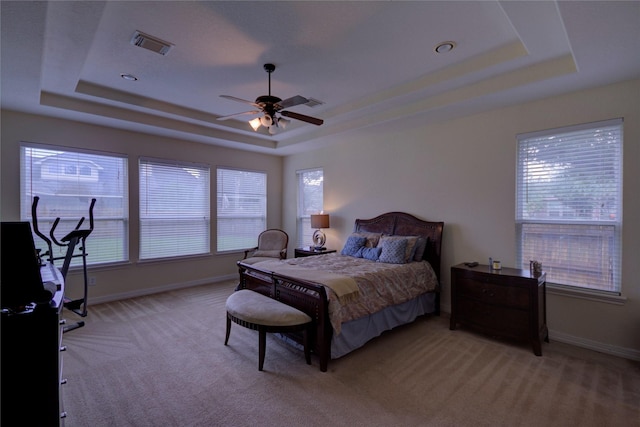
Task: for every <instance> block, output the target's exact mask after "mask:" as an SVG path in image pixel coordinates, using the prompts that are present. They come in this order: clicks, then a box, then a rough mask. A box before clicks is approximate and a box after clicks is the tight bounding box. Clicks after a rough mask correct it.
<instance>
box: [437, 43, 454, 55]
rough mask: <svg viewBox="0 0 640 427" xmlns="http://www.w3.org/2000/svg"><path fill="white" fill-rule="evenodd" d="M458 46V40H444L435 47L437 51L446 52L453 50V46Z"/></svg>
mask: <svg viewBox="0 0 640 427" xmlns="http://www.w3.org/2000/svg"><path fill="white" fill-rule="evenodd" d="M454 47H456V42H451V41H448V42H442V43H438V45H437V46H436V47H435V48H434V49H433V50H434V51H436V53H446V52H451V51H452V50H453V48H454Z"/></svg>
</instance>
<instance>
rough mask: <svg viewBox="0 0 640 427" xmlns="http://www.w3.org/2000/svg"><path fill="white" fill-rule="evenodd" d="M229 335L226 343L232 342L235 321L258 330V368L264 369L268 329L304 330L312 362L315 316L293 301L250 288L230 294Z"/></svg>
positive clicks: (309, 362) (304, 337) (277, 330)
mask: <svg viewBox="0 0 640 427" xmlns="http://www.w3.org/2000/svg"><path fill="white" fill-rule="evenodd" d="M226 308H227V335H226V337H225V339H224V345H227V343H228V342H229V334H230V333H231V322H232V321H233V322H234V323H237V324H238V325H241V326H244V327H245V328H249V329H253V330H254V331H258V370H260V371H262V367H263V365H264V354H265V347H266V343H267V338H266V335H267V332H280V333H284V332H297V331H302V333H303V344H304V357H305V359H306V361H307V365H310V364H311V354H310V350H309V337H308V329H309V326H310V325H311V317H309V316H308V315H307V314H305V313H303V312H302V311H300V310H298V309H296V308H293V307H291V306H289V305H286V304H284V303H281V302H279V301H276V300H275V299H273V298H269V297H268V296H265V295H262V294H260V293H258V292H254V291H250V290H248V289H241V290H239V291H236V292H234V293H233V294H231V295H230V296H229V298H227V303H226Z"/></svg>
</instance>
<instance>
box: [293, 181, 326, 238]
mask: <svg viewBox="0 0 640 427" xmlns="http://www.w3.org/2000/svg"><path fill="white" fill-rule="evenodd" d="M297 175H298V215H297V225H298V230H297V231H298V233H297V245H298V247H304V246H309V245H312V244H313V232H314V231H315V230H313V229H312V228H311V214H317V213H320V212H322V211H323V209H324V198H323V191H324V171H323V170H322V169H308V170H301V171H298V172H297Z"/></svg>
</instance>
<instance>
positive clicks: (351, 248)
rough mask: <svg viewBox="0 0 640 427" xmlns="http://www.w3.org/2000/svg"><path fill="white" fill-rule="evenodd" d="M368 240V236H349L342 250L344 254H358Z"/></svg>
mask: <svg viewBox="0 0 640 427" xmlns="http://www.w3.org/2000/svg"><path fill="white" fill-rule="evenodd" d="M366 242H367V239H366V237H360V236H353V235H352V236H349V237H348V238H347V242H346V243H345V244H344V248H342V252H340V253H341V254H342V255H348V256H353V257H355V256H358V255H357V254H358V250H360V248H362V247H363V246H364V245H365V243H366Z"/></svg>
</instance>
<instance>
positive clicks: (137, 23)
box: [1, 0, 640, 155]
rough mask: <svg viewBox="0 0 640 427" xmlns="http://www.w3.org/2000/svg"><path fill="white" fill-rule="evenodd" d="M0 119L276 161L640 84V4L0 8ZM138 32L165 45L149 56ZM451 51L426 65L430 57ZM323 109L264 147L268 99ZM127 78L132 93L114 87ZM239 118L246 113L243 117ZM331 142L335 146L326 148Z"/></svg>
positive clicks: (22, 4)
mask: <svg viewBox="0 0 640 427" xmlns="http://www.w3.org/2000/svg"><path fill="white" fill-rule="evenodd" d="M1 7H2V9H1V18H2V22H1V24H2V38H1V55H2V56H1V67H2V68H1V84H2V85H1V91H2V92H1V102H2V108H5V109H11V110H17V111H24V112H30V113H37V114H43V115H47V116H54V117H62V118H68V119H73V120H77V121H81V122H87V123H95V124H102V125H107V126H112V127H115V128H122V129H130V130H139V131H142V132H146V133H151V134H155V135H166V136H171V137H176V138H180V139H186V140H192V141H197V142H202V143H206V144H214V145H222V146H228V147H236V148H240V149H244V150H252V151H259V152H266V153H272V154H277V155H287V154H291V153H295V152H298V151H301V150H306V149H309V148H311V147H314V146H317V144H319V141H323V140H328V139H335V137H339V135H340V134H341V133H344V132H349V131H352V130H355V129H358V128H362V127H365V126H371V125H373V124H376V123H380V122H384V123H390V124H391V122H392V121H398V120H399V119H401V118H406V117H415V118H417V119H419V120H421V121H423V122H429V121H435V120H443V119H448V118H453V117H459V116H461V115H465V114H471V113H475V112H479V111H482V110H486V109H491V108H496V107H501V106H506V105H510V104H514V103H520V102H525V101H527V100H533V99H539V98H543V97H546V96H550V95H553V94H559V93H564V92H570V91H575V90H580V89H584V88H588V87H594V86H600V85H604V84H608V83H613V82H618V81H622V80H627V79H632V78H639V77H640V2H639V1H624V2H612V1H603V2H597V1H562V2H555V1H531V2H529V1H504V2H503V1H468V2H467V1H442V2H430V1H422V2H418V1H410V2H402V1H353V2H347V1H283V2H275V1H259V2H247V1H235V2H234V1H230V2H223V1H214V2H202V1H200V2H196V1H175V2H174V1H159V2H154V1H108V2H97V1H92V2H89V1H52V2H31V1H17V2H12V1H4V0H3V1H2V2H1ZM136 30H139V31H142V32H144V33H147V34H150V35H152V36H155V37H157V38H160V39H163V40H166V41H168V42H170V43H172V44H173V45H174V47H173V48H172V49H171V51H170V52H169V53H168V54H167V55H166V56H163V55H160V54H157V53H154V52H151V51H149V50H145V49H143V48H140V47H137V46H134V45H132V44H131V43H130V41H131V38H132V36H133V34H134V32H135V31H136ZM443 41H455V43H456V44H457V46H456V48H455V49H454V50H452V51H451V52H449V53H446V54H437V53H435V52H434V47H435V46H436V45H437V44H439V43H440V42H443ZM264 63H273V64H275V65H276V67H277V68H276V70H275V72H274V73H273V74H272V78H271V93H272V95H275V96H278V97H280V98H282V99H285V98H289V97H291V96H294V95H302V96H304V97H307V98H314V99H316V100H320V101H322V102H323V104H322V105H319V106H316V107H309V106H307V105H298V106H295V107H291V108H290V109H289V110H290V111H294V112H297V113H300V114H305V115H309V116H313V117H317V118H321V119H323V120H324V124H323V125H322V126H315V125H312V124H308V123H304V122H300V121H296V120H294V121H292V123H291V125H290V126H289V127H287V129H286V130H284V131H281V132H279V133H278V134H276V135H273V136H271V135H269V134H268V133H267V132H266V131H265V130H264V129H261V131H260V132H254V131H253V130H252V129H251V128H250V126H249V124H248V123H247V121H248V120H249V119H251V118H253V116H240V117H239V118H238V119H231V120H225V121H220V120H217V118H218V117H220V116H225V115H230V114H235V113H240V112H243V111H247V110H252V109H253V107H251V106H248V105H245V104H242V103H239V102H234V101H231V100H228V99H224V98H221V97H220V96H219V95H222V94H225V95H232V96H235V97H238V98H242V99H246V100H250V101H253V100H254V99H255V98H257V97H258V96H260V95H266V94H267V93H268V75H267V73H266V72H265V71H264V70H263V64H264ZM122 73H130V74H133V75H135V76H137V77H138V81H135V82H131V81H126V80H124V79H122V78H121V77H120V75H121V74H122ZM247 107H249V108H247ZM327 137H333V138H327Z"/></svg>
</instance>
